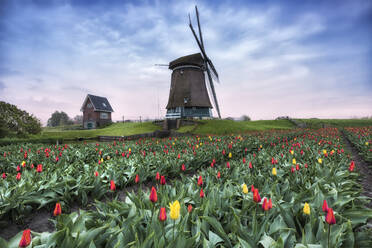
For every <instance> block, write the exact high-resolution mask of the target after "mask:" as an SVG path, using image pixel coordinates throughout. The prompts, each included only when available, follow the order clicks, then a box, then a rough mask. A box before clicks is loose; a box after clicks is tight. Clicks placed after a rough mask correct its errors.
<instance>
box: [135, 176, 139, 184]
mask: <svg viewBox="0 0 372 248" xmlns="http://www.w3.org/2000/svg"><path fill="white" fill-rule="evenodd" d="M134 182H135V183H138V182H139V176H138V174H137V175H136V179H134Z"/></svg>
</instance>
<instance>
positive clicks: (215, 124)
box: [177, 120, 294, 135]
mask: <svg viewBox="0 0 372 248" xmlns="http://www.w3.org/2000/svg"><path fill="white" fill-rule="evenodd" d="M293 127H294V125H293V124H292V123H291V122H290V121H288V120H265V121H232V120H203V121H199V122H198V124H197V126H184V127H181V128H180V129H179V130H177V132H192V133H194V134H201V135H205V134H231V133H245V132H250V131H264V130H271V129H291V128H293Z"/></svg>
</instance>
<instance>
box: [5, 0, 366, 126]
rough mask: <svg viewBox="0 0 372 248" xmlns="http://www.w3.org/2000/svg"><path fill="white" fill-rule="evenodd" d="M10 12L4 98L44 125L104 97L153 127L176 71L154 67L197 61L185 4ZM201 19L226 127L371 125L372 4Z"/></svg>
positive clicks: (271, 9)
mask: <svg viewBox="0 0 372 248" xmlns="http://www.w3.org/2000/svg"><path fill="white" fill-rule="evenodd" d="M21 4H22V8H21V6H20V5H21ZM6 8H7V15H6V16H5V18H3V20H0V29H1V30H2V31H4V32H3V34H4V35H1V36H0V48H1V50H2V53H1V60H0V80H2V82H6V87H3V88H2V90H1V91H0V97H1V98H2V99H4V100H6V101H9V102H11V103H13V104H17V105H20V106H22V107H24V109H25V110H27V111H29V112H32V113H33V114H34V115H36V116H38V117H39V118H41V119H42V121H43V122H44V123H45V122H46V120H47V119H48V117H49V116H50V114H51V113H52V112H54V111H55V110H64V111H65V112H67V113H68V114H69V115H70V116H74V115H76V114H79V113H80V112H79V111H80V107H81V104H82V101H83V100H84V98H85V96H86V94H88V93H90V94H96V95H102V96H106V97H108V99H109V101H110V102H111V104H112V105H113V108H114V110H115V113H114V115H113V118H114V119H121V117H122V116H123V115H124V116H140V115H141V116H149V117H156V116H157V115H158V112H159V107H158V106H160V108H161V109H160V110H161V112H162V113H163V114H164V113H165V109H164V108H165V106H166V104H167V100H168V94H169V86H170V76H171V71H169V70H168V69H167V68H166V67H156V66H154V64H158V63H168V62H169V61H172V60H174V59H176V58H177V57H179V56H183V55H186V54H190V53H195V52H198V51H199V49H198V47H197V44H196V42H195V39H194V38H193V36H192V33H191V31H190V29H189V27H188V13H191V17H192V21H193V24H194V27H196V22H195V14H194V3H193V2H189V1H176V2H169V3H165V2H162V1H155V2H141V3H137V2H133V3H131V2H123V1H114V2H113V3H112V2H111V4H110V5H108V4H107V3H105V2H104V1H94V2H93V3H90V4H86V3H85V2H84V1H56V2H51V3H49V4H45V5H44V4H42V2H41V3H39V4H30V3H28V4H23V3H21V2H19V1H14V2H12V5H9V6H7V7H6ZM198 8H199V12H200V18H201V26H202V31H203V38H204V43H205V47H206V51H207V54H208V55H209V57H210V58H211V59H212V61H213V63H214V65H215V66H216V68H217V70H218V72H219V74H220V81H221V84H218V85H216V91H217V96H218V99H219V102H220V106H221V110H222V114H223V116H240V115H242V114H248V115H250V116H251V117H253V118H254V119H261V118H275V117H277V116H278V115H291V116H295V117H296V116H298V117H301V116H318V115H319V116H320V115H321V116H324V117H327V113H328V117H347V116H351V115H355V114H357V115H360V116H364V115H370V113H371V109H370V107H368V106H371V105H370V103H371V101H370V100H369V99H371V95H372V88H371V86H370V85H371V84H370V82H371V81H370V80H371V76H372V75H371V72H370V70H369V68H370V66H371V60H370V59H368V55H370V54H372V47H371V46H372V45H371V44H372V42H370V41H371V38H369V36H368V32H367V31H368V30H369V28H370V26H371V24H368V23H365V22H363V21H362V20H364V18H366V17H365V16H366V15H368V11H366V10H364V9H365V8H367V9H371V4H365V2H363V1H347V2H346V3H345V4H337V5H335V4H333V5H329V3H324V4H321V5H319V6H315V5H312V4H301V5H299V4H295V3H286V2H283V3H282V4H281V5H279V4H275V3H272V2H262V3H261V2H259V3H258V2H252V3H245V2H244V3H239V2H238V3H234V4H231V3H230V2H222V3H220V4H214V5H211V4H210V3H209V2H206V1H201V2H198ZM330 8H331V9H332V12H329V9H330ZM347 8H350V9H352V11H351V12H350V13H349V12H347V11H346V10H347ZM351 30H355V32H351ZM356 40H357V41H358V42H356ZM3 85H4V83H3ZM0 86H1V85H0ZM0 88H1V87H0ZM19 89H25V90H24V91H20V90H19ZM345 103H348V104H345Z"/></svg>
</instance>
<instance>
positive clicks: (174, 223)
mask: <svg viewBox="0 0 372 248" xmlns="http://www.w3.org/2000/svg"><path fill="white" fill-rule="evenodd" d="M175 227H176V220H174V221H173V240H174V228H175Z"/></svg>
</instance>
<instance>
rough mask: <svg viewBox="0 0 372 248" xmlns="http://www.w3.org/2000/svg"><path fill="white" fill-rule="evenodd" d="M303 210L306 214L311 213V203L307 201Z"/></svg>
mask: <svg viewBox="0 0 372 248" xmlns="http://www.w3.org/2000/svg"><path fill="white" fill-rule="evenodd" d="M303 211H304V214H306V215H310V205H309V204H308V203H307V202H305V205H304V210H303Z"/></svg>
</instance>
